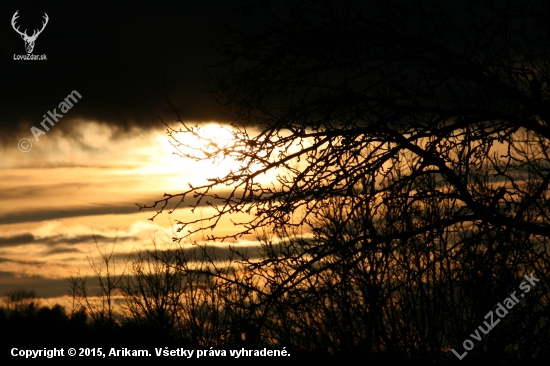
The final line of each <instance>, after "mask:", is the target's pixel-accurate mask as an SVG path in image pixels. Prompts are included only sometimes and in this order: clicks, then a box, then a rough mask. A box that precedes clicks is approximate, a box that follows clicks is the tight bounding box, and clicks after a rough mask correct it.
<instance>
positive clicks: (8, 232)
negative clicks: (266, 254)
mask: <svg viewBox="0 0 550 366" xmlns="http://www.w3.org/2000/svg"><path fill="white" fill-rule="evenodd" d="M230 3H231V5H232V6H236V5H239V4H246V3H247V2H246V1H236V2H235V1H232V2H230ZM226 4H229V3H228V2H225V1H205V2H191V1H182V2H167V3H161V4H159V3H154V4H153V3H151V2H138V1H132V2H126V1H123V2H121V1H118V2H110V3H105V4H100V3H97V2H89V3H64V4H60V3H59V2H56V3H55V4H54V3H51V2H41V3H40V5H35V4H32V5H31V4H27V2H20V1H17V2H15V1H8V2H4V3H3V7H2V17H1V19H2V27H1V32H0V50H1V58H2V67H1V68H0V70H1V71H0V72H1V73H2V74H1V80H2V83H1V84H0V85H1V86H0V88H2V93H1V95H2V98H1V99H0V103H1V108H2V118H1V120H0V121H1V122H0V152H1V154H2V159H0V295H2V294H4V293H5V292H6V291H8V290H13V289H17V288H19V287H24V288H27V289H34V290H35V291H36V292H37V293H38V294H39V295H40V296H44V297H50V298H58V299H59V298H60V297H61V296H63V295H66V294H67V290H68V282H67V280H66V278H67V277H68V276H70V275H74V274H76V272H77V271H78V269H80V271H81V273H82V274H88V275H91V274H92V272H91V270H90V268H89V265H88V262H87V256H88V255H89V254H90V251H91V253H92V254H93V255H96V254H97V251H96V248H95V243H94V238H93V235H94V234H95V236H96V238H97V239H98V244H99V245H100V247H101V248H106V247H109V245H110V244H112V243H113V242H114V240H115V237H117V247H116V249H115V252H116V253H118V254H119V255H121V256H124V255H127V254H128V253H130V252H131V251H132V250H139V249H143V248H146V247H147V246H148V245H151V243H152V241H153V238H157V240H161V241H169V240H170V238H171V236H172V233H173V222H174V220H176V219H182V218H185V217H188V216H186V215H190V212H189V211H188V210H185V209H181V210H178V211H176V212H175V213H174V214H172V215H171V216H169V215H166V214H163V215H159V216H158V217H157V218H156V219H155V220H154V221H150V220H148V219H149V218H151V217H152V216H153V213H154V212H153V211H151V210H149V211H139V210H138V207H137V206H136V203H139V204H151V203H153V202H154V201H155V200H158V199H160V198H162V195H163V194H164V193H165V192H167V193H178V191H180V190H181V189H183V188H185V187H187V184H188V183H198V182H204V181H205V179H206V178H208V177H211V176H216V175H219V174H220V173H221V172H223V171H227V169H230V168H231V166H232V165H231V164H232V163H231V162H226V163H224V164H222V165H221V166H216V165H212V164H211V163H208V162H199V163H197V162H192V161H186V160H183V159H181V158H179V157H177V156H174V155H173V152H174V149H173V147H172V146H171V145H170V143H169V139H168V137H167V136H166V127H165V126H164V125H163V124H162V123H161V122H160V120H159V118H158V117H161V118H163V120H165V121H166V122H168V123H171V124H173V125H174V126H176V124H175V116H174V114H173V113H172V112H171V110H170V108H169V106H168V104H167V103H166V102H165V100H166V97H165V91H164V89H165V87H166V89H167V92H168V95H169V98H170V100H171V101H172V103H173V104H174V105H175V107H176V108H177V109H178V111H179V113H180V115H181V117H182V119H183V120H184V121H186V122H190V123H198V124H199V125H205V126H206V125H209V124H212V123H213V122H215V121H221V122H223V121H227V120H228V119H229V118H230V116H229V115H228V114H227V112H225V111H223V110H220V109H219V108H218V106H217V104H216V103H215V101H214V100H213V99H212V98H211V96H210V95H209V94H208V93H207V92H203V90H212V89H214V85H213V83H212V82H211V81H210V79H209V76H208V74H207V73H206V71H205V70H204V68H205V67H206V66H207V65H209V64H213V63H215V62H216V61H218V60H219V54H218V53H217V51H216V50H215V49H214V47H213V46H212V45H213V44H214V45H220V44H223V43H225V42H227V41H228V40H229V38H228V35H227V31H226V29H225V25H226V24H227V25H231V26H234V27H237V28H239V29H241V30H246V29H247V28H248V27H254V26H256V25H258V24H259V23H260V22H261V21H262V20H261V19H259V18H257V17H245V18H243V17H241V16H240V15H239V13H237V12H235V11H233V10H231V9H230V8H228V6H227V5H226ZM16 11H18V16H19V17H18V18H17V23H16V25H17V26H19V30H20V31H23V30H25V29H27V34H28V35H31V34H32V32H33V30H34V29H40V28H41V24H42V22H43V21H44V17H43V16H44V13H46V14H47V16H48V18H49V19H48V24H47V25H46V27H45V28H44V30H43V32H42V33H41V34H40V35H39V36H38V38H37V39H36V43H35V46H34V50H33V54H34V55H46V57H47V59H46V60H14V55H15V56H17V55H25V54H27V52H26V50H25V44H24V42H23V40H22V39H21V36H19V35H18V34H17V33H16V32H15V31H14V29H13V28H12V26H11V20H12V17H13V15H14V14H15V12H16ZM251 22H256V24H252V23H251ZM73 91H76V92H77V93H78V94H79V95H80V96H81V98H80V99H78V100H77V102H74V103H72V107H71V108H70V109H69V110H67V111H66V112H65V113H61V111H60V107H59V105H60V103H62V102H63V101H64V100H65V98H67V96H68V95H70V94H71V93H73ZM73 95H74V94H73ZM54 109H57V111H54ZM48 112H51V113H50V115H51V114H55V113H57V115H58V121H57V123H55V125H54V126H50V125H47V126H49V131H46V130H45V129H44V128H43V127H42V126H41V125H40V123H41V122H43V121H44V118H45V117H47V116H48ZM59 114H61V115H62V117H59ZM33 127H36V128H39V129H40V130H41V131H43V132H44V134H38V135H37V138H38V141H37V140H36V138H35V136H34V135H33V130H32V128H33ZM36 131H37V130H34V132H35V134H36V133H37V132H36ZM206 131H210V132H211V133H212V134H216V135H218V131H220V130H219V127H216V125H215V124H212V125H211V126H210V127H207V130H206ZM219 135H220V136H222V135H223V133H219ZM25 138H26V139H28V140H29V141H30V142H31V143H32V147H31V148H30V150H29V151H27V152H23V151H21V150H20V147H23V149H27V148H28V147H29V146H30V145H29V144H28V141H26V140H24V141H23V142H21V143H20V141H21V140H22V139H25ZM21 144H22V145H21ZM265 179H269V177H266V178H265ZM195 215H200V213H198V211H197V212H196V213H195ZM220 229H221V230H225V229H226V228H225V227H224V226H223V225H221V227H220ZM243 243H246V242H243Z"/></svg>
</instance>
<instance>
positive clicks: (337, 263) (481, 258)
mask: <svg viewBox="0 0 550 366" xmlns="http://www.w3.org/2000/svg"><path fill="white" fill-rule="evenodd" d="M434 208H435V207H434ZM331 214H334V212H332V211H331ZM402 220H405V221H406V218H402ZM353 222H354V223H353V224H350V225H347V226H346V227H340V226H338V221H337V220H336V218H335V217H334V216H331V222H330V223H329V222H328V221H327V222H326V223H325V225H326V227H327V228H329V229H330V230H335V231H337V232H338V233H339V236H340V240H341V241H340V242H339V243H338V245H334V243H327V242H326V241H324V240H323V239H322V236H317V237H316V238H315V239H314V240H311V239H310V240H305V239H302V238H300V237H299V236H295V235H293V234H292V235H291V234H289V233H287V234H285V235H278V236H277V235H272V236H269V237H268V236H264V237H262V238H261V240H262V242H263V246H262V247H261V254H262V256H263V257H262V259H261V260H259V261H258V260H254V261H252V260H251V261H247V260H246V256H244V255H240V254H239V253H235V255H234V257H233V259H227V258H225V259H224V258H218V257H216V255H215V252H213V251H212V249H210V248H209V247H208V246H205V245H195V246H194V248H192V249H190V248H189V247H183V246H170V247H169V246H168V245H166V247H155V249H154V250H150V251H143V252H141V253H135V254H133V255H132V256H131V257H129V258H128V261H127V263H125V265H124V266H123V267H126V272H125V273H123V274H120V275H119V276H114V275H113V274H112V273H110V272H109V271H112V268H113V267H112V263H110V261H111V260H112V257H110V256H104V260H105V262H104V263H103V265H102V266H99V265H98V266H97V267H95V270H96V274H97V276H99V277H101V280H102V281H101V283H102V284H101V285H99V286H95V285H94V286H91V285H88V284H87V283H86V279H85V278H82V277H79V276H76V277H73V278H71V280H70V284H71V286H70V292H71V293H72V294H73V296H74V304H75V306H74V309H73V310H72V311H70V310H65V309H64V308H62V307H61V306H59V305H54V306H40V303H39V300H38V299H36V297H35V296H34V293H33V292H31V291H24V290H19V291H14V292H12V293H9V294H6V296H5V297H4V307H3V308H2V310H1V311H0V328H1V329H2V332H1V334H2V336H1V337H2V344H3V345H4V346H7V345H14V346H19V347H21V346H22V345H23V344H24V345H25V347H30V346H31V345H35V346H36V347H60V346H64V347H68V346H72V347H77V346H81V347H99V346H103V347H105V348H106V349H109V348H110V347H132V348H138V347H144V348H148V349H150V350H151V351H152V348H153V347H154V346H158V347H161V346H162V347H164V346H170V347H183V348H186V349H201V348H210V347H214V348H215V349H242V348H246V349H262V348H264V347H268V348H270V349H280V348H282V347H286V349H287V350H288V351H289V352H290V354H291V357H300V356H307V357H308V358H312V357H315V358H316V357H319V359H330V358H334V360H335V361H336V360H340V359H342V358H358V357H360V358H364V359H368V360H370V361H371V362H372V363H373V364H376V360H378V361H379V362H380V363H381V364H384V363H385V362H388V361H397V360H402V361H406V362H407V364H412V363H415V362H418V363H419V364H453V363H460V362H467V363H468V364H473V363H474V362H481V363H490V364H498V363H504V364H515V363H518V364H524V362H526V361H527V360H528V361H529V362H535V361H537V360H540V361H543V360H546V359H547V357H548V355H549V352H550V332H549V328H548V327H549V323H548V319H549V317H550V308H549V307H548V299H549V295H550V291H549V286H548V282H547V280H546V278H545V275H544V274H545V273H546V271H547V269H548V265H549V258H548V255H547V254H546V249H545V248H544V245H547V243H542V242H541V243H534V242H532V241H530V240H531V239H530V238H526V237H524V236H521V235H518V233H514V232H510V231H505V230H503V231H501V232H499V231H494V230H491V231H484V229H485V228H483V227H482V226H481V227H472V228H461V230H457V232H456V233H455V236H453V237H443V236H442V235H440V234H437V233H435V232H434V233H430V234H427V235H425V236H423V237H418V238H415V239H414V240H409V241H407V242H406V243H403V242H400V241H395V242H391V243H388V244H387V247H386V248H380V247H378V248H373V249H372V250H368V248H367V247H363V248H361V250H357V251H355V253H353V254H351V255H350V251H353V247H352V246H349V245H346V238H347V237H348V236H349V237H352V236H356V235H357V230H361V225H363V224H364V220H361V218H359V217H357V218H356V220H354V221H353ZM392 224H393V225H395V224H396V223H395V222H393V223H392ZM388 229H389V228H388ZM279 234H281V233H279ZM276 240H278V244H275V241H276ZM281 240H282V242H281ZM325 240H326V239H325ZM281 244H282V245H281ZM451 244H452V245H451ZM168 247H169V250H168ZM326 248H332V249H334V248H339V249H338V250H334V251H333V253H332V254H330V255H327V254H326V253H325V255H323V256H322V260H320V261H319V262H318V263H317V264H315V265H311V264H309V265H308V268H307V269H304V268H303V266H304V264H306V262H308V260H309V259H308V258H309V256H310V255H311V253H315V251H323V250H325V249H326ZM306 252H307V253H310V254H308V256H307V258H306V256H304V253H306ZM314 255H315V254H314ZM281 258H284V260H281ZM108 265H111V269H110V270H109V266H108ZM296 274H298V275H299V276H301V277H302V278H301V279H299V280H298V279H296V278H294V279H293V280H292V281H290V279H291V278H292V277H293V276H295V275H296ZM526 274H529V275H531V274H532V276H533V277H535V278H537V279H540V281H539V282H536V285H535V286H530V287H531V288H530V290H529V292H525V288H523V289H520V284H521V283H522V282H525V283H527V284H529V282H527V281H526V279H525V278H524V275H526ZM290 283H291V284H292V285H291V286H289V284H290ZM285 286H286V287H285ZM281 288H285V291H281ZM98 289H99V291H97V290H98ZM514 291H515V296H516V297H517V298H518V299H519V300H520V302H519V304H517V305H513V306H512V305H510V304H509V303H508V304H507V306H509V307H511V308H508V309H507V310H508V312H507V314H505V316H504V317H503V318H502V319H501V318H500V317H499V316H498V315H497V314H496V313H495V311H496V309H497V305H498V304H499V303H500V304H502V305H505V300H506V298H509V296H510V295H511V294H512V293H513V292H514ZM521 294H524V295H525V296H524V297H522V296H521ZM96 295H97V297H96ZM109 299H110V300H109ZM490 311H493V313H494V318H495V319H494V321H493V322H496V323H495V325H494V327H493V329H491V327H487V324H485V325H484V323H483V322H484V321H486V322H487V323H488V324H491V320H490V319H489V318H486V314H488V313H489V312H490ZM497 319H501V320H500V322H497ZM480 326H481V327H482V328H483V329H484V330H485V331H487V330H489V332H488V333H487V334H484V332H482V331H480V330H479V327H480ZM476 329H477V330H478V331H477V333H478V335H479V336H480V337H481V340H480V341H477V340H475V339H473V338H472V337H471V336H470V334H473V335H474V336H475V335H476ZM466 339H470V340H471V341H472V342H473V345H474V347H473V349H472V350H471V351H469V352H468V354H467V355H466V356H465V358H464V360H463V361H459V360H458V358H457V357H456V356H455V355H454V354H453V353H452V352H451V349H452V348H454V349H455V350H456V351H457V353H458V354H463V353H464V352H465V349H464V347H463V342H464V341H465V340H466Z"/></svg>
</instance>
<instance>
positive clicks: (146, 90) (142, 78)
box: [0, 0, 258, 138]
mask: <svg viewBox="0 0 550 366" xmlns="http://www.w3.org/2000/svg"><path fill="white" fill-rule="evenodd" d="M248 2H249V1H248ZM246 3H247V1H243V0H241V1H236V2H230V3H228V2H226V1H221V0H210V1H203V2H191V1H185V2H183V1H177V2H155V3H153V2H140V1H132V2H128V1H117V2H105V3H102V2H88V3H81V2H63V3H61V2H55V3H53V2H40V3H38V4H37V3H32V4H27V3H25V2H24V1H23V2H21V1H7V2H4V3H3V4H2V5H3V6H2V7H3V9H2V10H3V11H2V17H1V18H0V22H1V24H0V29H1V30H2V32H1V33H2V34H1V35H0V37H1V38H0V52H1V53H0V57H1V59H2V65H3V66H2V68H1V69H0V70H1V74H0V75H1V79H2V83H1V86H0V88H1V89H0V90H1V91H2V92H1V95H2V98H1V100H0V107H1V110H2V118H1V119H0V136H3V137H4V138H6V137H7V136H10V135H15V134H20V133H21V132H22V130H25V131H28V128H30V126H36V125H38V124H39V123H40V122H41V121H42V120H43V118H42V116H43V115H44V114H45V113H46V112H47V111H52V110H53V109H54V108H56V107H57V106H58V105H59V103H60V102H61V101H62V100H63V99H64V98H65V97H66V96H67V95H68V94H69V93H70V92H71V91H73V90H77V91H78V92H79V93H80V94H81V95H82V99H81V100H79V102H78V104H77V105H75V106H74V107H73V108H72V109H71V110H70V111H69V112H67V113H66V115H65V116H64V117H63V118H66V119H72V118H85V119H91V120H96V121H100V122H105V123H109V124H117V125H119V126H120V127H122V128H124V127H128V126H130V125H133V124H137V125H140V126H143V127H155V126H157V125H158V124H159V123H160V122H159V121H158V118H157V116H159V115H160V116H163V117H166V118H167V119H173V113H172V112H171V111H170V109H169V107H168V105H167V104H166V103H165V99H166V98H165V93H164V83H165V77H166V88H167V90H168V94H169V96H170V99H171V100H172V102H173V103H174V104H175V106H176V107H177V109H178V111H179V113H180V114H181V117H182V118H184V119H188V120H212V119H216V118H223V117H224V116H228V114H227V113H226V112H223V111H221V110H220V109H219V108H218V107H217V104H216V103H215V102H214V101H213V99H212V98H211V96H210V95H208V94H205V93H201V90H202V89H207V90H211V89H214V85H213V83H212V82H211V81H210V79H209V77H208V75H207V73H206V72H205V70H204V68H205V66H207V65H209V64H213V63H216V62H217V61H219V57H220V55H219V53H217V52H216V51H215V49H214V47H213V44H216V45H219V44H222V43H227V41H228V40H229V38H228V34H227V31H226V29H225V25H226V24H228V25H235V24H239V25H240V26H241V27H243V26H246V24H244V25H243V20H242V18H241V17H240V15H239V13H237V12H235V11H233V10H231V9H230V8H229V4H230V5H231V6H232V7H234V6H237V5H240V4H246ZM16 11H19V12H18V15H19V18H18V19H17V25H18V26H20V30H21V31H23V30H24V29H27V30H28V32H27V33H28V34H32V30H33V29H38V28H40V27H41V26H42V22H43V21H44V18H43V16H44V13H47V15H48V17H49V22H48V24H47V26H46V28H45V29H44V31H43V32H42V33H41V34H40V35H39V37H38V38H37V40H36V43H35V47H34V51H33V54H35V55H41V54H46V55H47V60H46V61H21V60H17V61H16V60H14V59H13V55H14V54H26V52H25V48H24V42H23V40H22V39H21V37H20V36H19V35H18V34H17V33H16V32H15V31H14V30H13V29H12V27H11V19H12V16H13V14H14V13H15V12H16ZM254 19H255V20H254V21H256V22H257V21H258V19H257V18H254ZM59 128H63V129H64V128H69V127H68V126H67V123H65V126H63V124H61V127H59ZM0 138H1V137H0Z"/></svg>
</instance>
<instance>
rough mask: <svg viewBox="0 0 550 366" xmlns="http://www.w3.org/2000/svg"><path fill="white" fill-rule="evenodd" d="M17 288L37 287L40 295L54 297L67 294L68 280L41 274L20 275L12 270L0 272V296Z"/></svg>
mask: <svg viewBox="0 0 550 366" xmlns="http://www.w3.org/2000/svg"><path fill="white" fill-rule="evenodd" d="M19 288H25V289H37V291H36V292H37V295H38V296H40V297H42V296H43V297H56V296H63V295H67V290H68V289H69V282H68V281H67V280H66V279H51V278H45V277H42V276H30V277H22V276H16V275H15V273H13V272H0V296H1V295H3V294H5V293H6V292H7V291H13V290H17V289H19Z"/></svg>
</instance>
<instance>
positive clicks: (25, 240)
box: [0, 233, 139, 254]
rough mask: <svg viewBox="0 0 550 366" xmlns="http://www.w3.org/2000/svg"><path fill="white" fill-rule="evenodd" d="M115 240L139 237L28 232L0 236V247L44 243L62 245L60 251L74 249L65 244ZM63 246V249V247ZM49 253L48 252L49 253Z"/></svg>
mask: <svg viewBox="0 0 550 366" xmlns="http://www.w3.org/2000/svg"><path fill="white" fill-rule="evenodd" d="M115 239H116V241H117V242H123V241H132V240H138V239H139V238H137V237H135V236H125V237H117V238H115V237H109V236H104V235H95V236H94V235H83V236H82V235H81V236H78V237H72V238H67V237H66V236H64V235H53V236H48V237H44V238H36V237H34V235H32V234H30V233H25V234H20V235H14V236H7V237H0V248H2V247H4V248H5V247H15V246H19V245H27V244H45V245H48V246H52V247H57V246H62V248H61V249H60V248H58V249H57V252H56V253H58V252H60V251H74V249H70V250H69V249H68V247H67V245H75V244H82V243H95V242H96V241H97V242H98V243H113V242H114V241H115ZM63 248H64V249H63ZM54 250H55V249H54V248H52V249H51V251H52V252H51V253H53V251H54ZM51 253H50V254H51Z"/></svg>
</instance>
